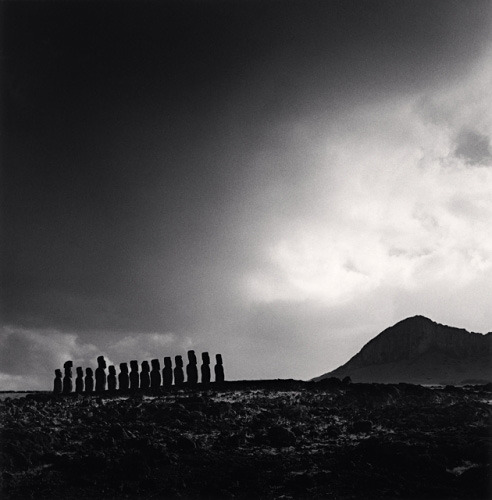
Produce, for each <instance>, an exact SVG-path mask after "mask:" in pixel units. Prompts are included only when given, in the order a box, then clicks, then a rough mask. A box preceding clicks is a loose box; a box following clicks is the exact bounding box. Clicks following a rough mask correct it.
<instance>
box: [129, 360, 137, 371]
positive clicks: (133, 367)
mask: <svg viewBox="0 0 492 500" xmlns="http://www.w3.org/2000/svg"><path fill="white" fill-rule="evenodd" d="M130 368H131V369H132V370H133V371H136V372H138V361H137V360H136V359H132V360H131V361H130Z"/></svg>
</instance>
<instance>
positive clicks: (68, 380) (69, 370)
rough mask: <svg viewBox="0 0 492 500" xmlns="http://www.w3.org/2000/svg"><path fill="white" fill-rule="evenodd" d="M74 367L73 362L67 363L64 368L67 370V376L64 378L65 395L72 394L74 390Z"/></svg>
mask: <svg viewBox="0 0 492 500" xmlns="http://www.w3.org/2000/svg"><path fill="white" fill-rule="evenodd" d="M72 366H73V363H72V362H71V361H65V363H64V364H63V368H64V369H65V376H64V377H63V394H70V393H71V392H72V390H73V383H72Z"/></svg>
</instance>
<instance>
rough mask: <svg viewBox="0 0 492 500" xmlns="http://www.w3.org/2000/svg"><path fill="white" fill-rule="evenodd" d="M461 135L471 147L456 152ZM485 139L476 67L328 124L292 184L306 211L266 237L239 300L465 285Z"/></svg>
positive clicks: (480, 255)
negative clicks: (305, 172)
mask: <svg viewBox="0 0 492 500" xmlns="http://www.w3.org/2000/svg"><path fill="white" fill-rule="evenodd" d="M464 130H465V131H467V132H466V133H467V134H468V136H467V137H468V138H469V137H470V134H471V132H469V131H470V130H472V131H473V132H472V134H475V135H472V136H471V137H472V138H473V137H478V138H479V139H480V140H479V141H475V143H473V141H470V140H468V142H466V144H465V146H466V148H464V147H463V133H464V132H463V131H464ZM303 133H304V134H305V128H304V129H303ZM314 135H316V136H319V132H318V131H316V132H314V131H313V134H312V136H314ZM491 137H492V71H491V68H490V65H487V64H484V63H483V61H480V63H479V64H477V67H476V69H475V71H473V72H472V73H470V74H469V75H468V76H467V78H466V79H463V80H461V81H458V82H454V85H452V86H451V85H449V86H448V88H446V89H445V90H444V91H443V90H442V89H440V90H439V91H438V92H437V91H428V92H427V93H426V94H425V95H409V96H406V97H405V96H403V97H402V96H398V98H397V99H391V98H389V99H388V100H387V101H386V102H378V103H371V104H368V105H366V106H364V107H362V108H361V107H357V108H355V109H352V110H351V111H350V112H347V113H346V114H345V115H344V116H341V117H337V119H336V121H333V120H332V121H331V124H330V125H329V126H328V130H327V133H326V136H325V138H324V142H325V144H324V145H323V144H317V148H318V151H319V153H318V157H320V156H323V155H324V158H325V159H324V160H323V161H319V163H318V164H317V166H316V169H313V177H312V178H310V179H309V185H308V186H307V187H306V186H301V187H298V186H294V188H293V190H296V189H301V190H302V189H305V191H304V196H305V199H304V204H305V206H306V209H305V210H304V211H303V212H302V215H301V216H299V217H297V218H292V217H290V215H289V218H288V219H285V227H287V229H286V230H285V231H283V232H281V233H280V234H279V232H278V231H277V232H272V236H271V237H267V238H266V239H265V246H264V252H265V254H264V255H265V260H266V262H267V264H266V265H265V266H264V267H263V268H261V269H259V270H256V271H254V272H252V273H250V274H248V276H247V277H246V278H245V284H246V288H247V291H248V296H249V297H250V299H251V300H253V301H254V302H267V303H271V302H275V301H293V302H296V301H306V300H318V301H319V300H321V301H323V302H325V303H326V304H328V305H336V304H339V303H342V302H344V301H346V300H352V299H354V298H355V297H357V296H359V295H360V294H363V293H367V292H370V291H372V290H375V289H377V288H379V287H385V286H392V287H397V288H401V289H402V290H415V291H417V290H422V289H425V288H426V287H430V286H433V285H434V284H435V283H440V284H441V285H442V284H447V285H449V286H453V287H459V286H465V285H467V284H469V283H470V282H472V281H473V280H474V279H476V278H477V277H478V276H480V275H481V273H483V272H485V271H487V270H489V269H490V268H491V266H492V235H491V233H490V227H491V225H492V168H491V167H492V159H491V158H487V156H486V155H485V154H484V148H485V146H484V144H485V143H486V142H487V141H488V140H490V138H491ZM460 140H461V150H460V149H459V147H460V142H459V141H460ZM299 141H302V139H298V142H299ZM474 144H475V147H476V148H478V149H477V154H476V155H475V156H476V157H479V158H480V162H473V161H472V160H473V158H474V151H473V147H474ZM463 151H465V152H468V157H466V155H465V154H464V153H463ZM299 168H302V167H301V166H299ZM313 179H314V181H313ZM309 188H312V190H311V191H309ZM281 217H282V215H281V214H277V218H281Z"/></svg>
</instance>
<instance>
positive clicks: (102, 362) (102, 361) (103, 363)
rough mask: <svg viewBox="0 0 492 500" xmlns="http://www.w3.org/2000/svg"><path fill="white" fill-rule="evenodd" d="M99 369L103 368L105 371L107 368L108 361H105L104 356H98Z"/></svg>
mask: <svg viewBox="0 0 492 500" xmlns="http://www.w3.org/2000/svg"><path fill="white" fill-rule="evenodd" d="M97 367H98V368H102V369H103V370H104V369H105V368H106V360H105V359H104V356H98V358H97Z"/></svg>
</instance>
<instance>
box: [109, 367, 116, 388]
mask: <svg viewBox="0 0 492 500" xmlns="http://www.w3.org/2000/svg"><path fill="white" fill-rule="evenodd" d="M108 371H109V374H108V391H116V368H115V367H114V365H110V366H109V368H108Z"/></svg>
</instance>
